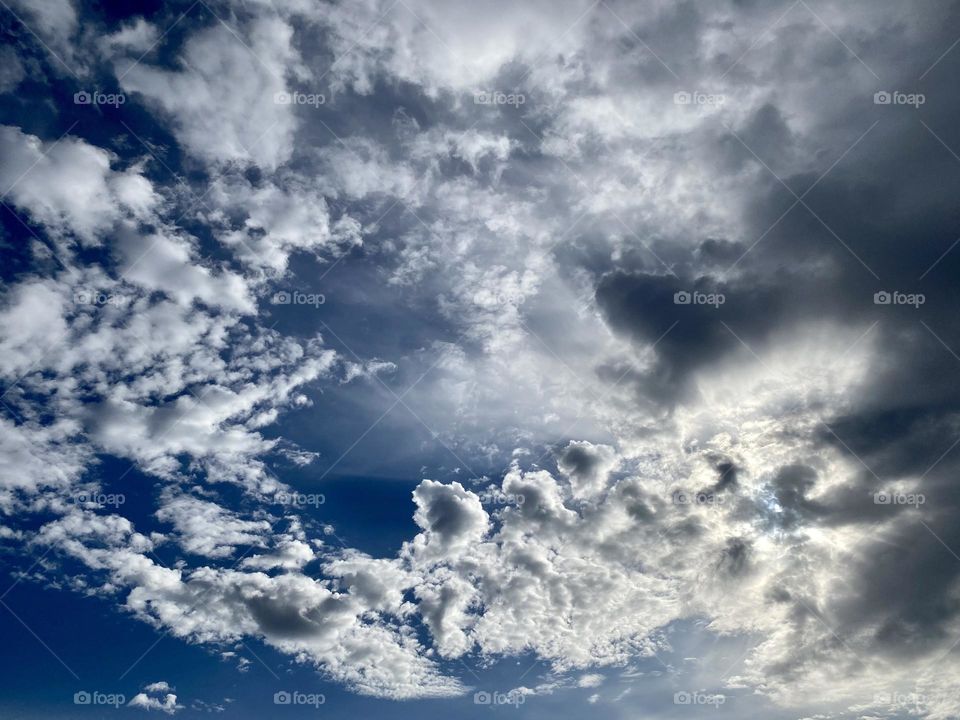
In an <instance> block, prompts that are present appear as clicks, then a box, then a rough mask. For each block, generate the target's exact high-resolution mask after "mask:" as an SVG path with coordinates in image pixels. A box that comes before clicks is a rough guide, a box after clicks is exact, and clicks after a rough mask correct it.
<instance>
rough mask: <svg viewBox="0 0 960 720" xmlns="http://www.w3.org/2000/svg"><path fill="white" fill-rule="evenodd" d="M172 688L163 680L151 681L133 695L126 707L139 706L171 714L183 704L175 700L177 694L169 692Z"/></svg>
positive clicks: (142, 708) (181, 708)
mask: <svg viewBox="0 0 960 720" xmlns="http://www.w3.org/2000/svg"><path fill="white" fill-rule="evenodd" d="M172 690H173V688H171V687H170V685H169V684H168V683H167V682H166V681H164V680H160V681H159V682H153V683H150V684H148V685H146V686H144V688H143V691H142V692H139V693H137V694H136V695H134V696H133V697H132V698H131V699H130V702H128V703H127V707H135V708H140V709H141V710H159V711H160V712H163V713H166V714H167V715H173V714H175V713H177V712H178V711H179V710H183V708H184V706H183V705H180V704H179V703H178V702H177V695H176V693H174V692H171V691H172Z"/></svg>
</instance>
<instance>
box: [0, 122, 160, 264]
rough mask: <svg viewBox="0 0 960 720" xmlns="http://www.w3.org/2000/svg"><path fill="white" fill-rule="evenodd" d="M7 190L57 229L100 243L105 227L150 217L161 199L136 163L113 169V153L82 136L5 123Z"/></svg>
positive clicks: (0, 135)
mask: <svg viewBox="0 0 960 720" xmlns="http://www.w3.org/2000/svg"><path fill="white" fill-rule="evenodd" d="M0 152H3V155H4V157H5V158H6V161H5V162H4V164H3V169H2V170H0V182H2V183H3V187H4V196H5V197H9V198H10V199H11V200H12V201H13V202H14V203H15V204H16V205H17V206H19V207H21V208H23V209H24V210H25V211H26V213H27V214H28V215H29V217H30V218H31V219H32V220H33V221H34V222H37V223H40V224H43V225H45V226H46V227H47V228H48V229H49V230H51V231H54V232H57V233H61V234H62V233H71V234H73V235H74V236H76V237H77V238H78V239H79V240H81V241H82V242H84V243H85V244H90V245H97V244H100V242H101V239H100V237H98V236H99V235H100V233H102V232H104V231H106V230H109V229H110V228H111V227H112V226H113V225H114V223H116V222H117V221H118V220H119V219H121V218H123V217H132V218H136V219H143V218H145V217H146V216H147V215H148V214H149V213H150V211H151V210H152V209H153V208H154V206H155V205H156V204H157V202H159V198H158V196H157V195H156V194H155V193H154V191H153V188H152V186H151V185H150V183H149V182H148V181H147V180H145V179H144V178H143V177H142V176H141V175H140V174H139V172H138V171H137V169H136V168H131V169H129V170H127V171H113V170H111V161H112V160H114V159H115V158H114V157H113V156H112V155H111V153H109V152H107V151H106V150H102V149H101V148H98V147H95V146H93V145H90V144H88V143H86V142H84V141H83V140H80V139H79V138H76V137H72V136H67V137H63V138H60V139H59V140H55V141H53V142H46V143H45V142H43V141H41V140H40V138H38V137H36V136H34V135H29V134H27V133H24V132H23V131H22V130H20V129H19V128H15V127H10V126H7V125H4V126H0Z"/></svg>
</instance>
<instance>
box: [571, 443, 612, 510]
mask: <svg viewBox="0 0 960 720" xmlns="http://www.w3.org/2000/svg"><path fill="white" fill-rule="evenodd" d="M618 464H619V459H618V458H617V455H616V452H615V451H614V449H613V448H612V447H610V446H609V445H594V444H593V443H590V442H585V441H584V442H577V441H571V442H570V443H569V444H568V445H567V447H565V448H564V449H563V451H562V452H561V453H560V456H559V457H558V458H557V467H558V468H559V469H560V472H562V473H563V474H564V475H566V476H567V478H568V479H569V480H570V485H571V487H572V490H573V495H574V497H583V498H590V497H592V496H594V495H596V494H597V493H598V492H601V491H602V490H604V489H605V488H606V486H607V478H608V477H609V475H610V472H611V471H612V470H614V469H616V467H617V465H618Z"/></svg>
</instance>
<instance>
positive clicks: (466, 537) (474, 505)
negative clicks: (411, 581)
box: [413, 480, 488, 558]
mask: <svg viewBox="0 0 960 720" xmlns="http://www.w3.org/2000/svg"><path fill="white" fill-rule="evenodd" d="M413 500H414V502H415V503H416V504H417V512H416V514H415V515H414V520H416V522H417V525H419V526H420V527H421V528H422V529H423V530H424V531H425V532H424V533H422V534H421V535H419V536H417V540H416V541H415V542H417V543H419V544H418V545H415V546H414V552H416V553H418V554H420V555H424V556H428V557H429V556H435V557H438V558H443V557H445V556H448V555H451V554H456V553H458V552H460V551H462V550H463V549H464V548H466V547H467V546H469V545H471V544H473V543H476V542H478V541H480V540H481V539H482V538H483V536H484V534H485V533H486V531H487V525H488V518H487V513H486V511H485V510H484V509H483V505H481V503H480V500H479V499H478V498H477V496H476V495H475V494H474V493H471V492H468V491H467V490H465V489H464V487H463V486H462V485H461V484H460V483H457V482H455V483H453V484H451V485H444V484H443V483H439V482H435V481H433V480H424V481H423V482H422V483H420V485H418V486H417V489H416V490H415V491H414V493H413Z"/></svg>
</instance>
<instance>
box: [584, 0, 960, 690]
mask: <svg viewBox="0 0 960 720" xmlns="http://www.w3.org/2000/svg"><path fill="white" fill-rule="evenodd" d="M946 15H947V16H948V17H950V18H952V19H953V20H954V21H955V20H956V19H957V17H958V11H957V6H956V5H954V6H953V7H952V8H951V9H950V10H949V11H948V12H947V14H946ZM956 27H957V25H956V23H955V22H945V23H944V24H943V26H942V27H941V28H939V29H938V30H937V31H936V32H935V34H934V36H931V37H928V38H926V40H925V42H926V44H927V45H928V47H931V48H939V47H943V48H946V47H949V46H950V45H951V44H952V43H953V42H954V40H955V39H956V37H955V36H956ZM893 44H894V45H895V44H896V41H895V40H894V41H893ZM876 49H877V52H882V53H895V52H897V50H896V48H895V47H889V48H876ZM911 57H912V58H913V59H914V60H915V61H904V62H903V63H902V65H901V67H900V77H899V79H898V80H896V81H893V80H892V79H887V83H886V84H887V85H888V86H889V87H891V88H893V87H901V88H903V89H904V90H905V91H922V92H923V93H925V95H926V102H925V103H924V104H923V105H922V106H921V107H920V108H919V109H914V108H910V107H891V106H886V105H875V104H874V103H873V100H872V97H871V96H870V95H869V94H867V93H862V94H860V93H851V95H850V96H847V97H833V98H824V102H825V103H826V104H827V105H825V110H824V115H825V116H828V117H830V118H831V122H830V124H829V125H825V126H824V127H822V128H814V129H812V131H811V133H810V136H808V137H804V138H801V137H800V134H799V133H797V132H796V131H794V130H792V129H791V128H790V123H789V121H788V120H787V119H785V114H784V112H783V110H782V109H780V108H778V107H777V106H776V104H774V103H769V104H767V105H764V106H763V107H761V108H760V109H759V110H757V111H756V112H754V113H753V114H752V116H751V117H749V118H748V119H747V120H746V121H745V122H744V123H743V124H742V125H741V126H740V127H734V128H731V130H730V131H729V132H728V131H726V130H724V129H721V130H718V131H717V134H716V136H715V144H714V145H713V146H712V147H711V148H709V149H708V150H707V151H708V152H710V153H712V156H713V157H714V159H715V162H716V165H717V168H718V172H734V173H742V172H744V171H745V170H749V169H750V168H753V171H754V174H753V175H752V176H750V177H751V178H752V179H751V180H750V182H749V185H748V186H747V187H746V188H745V194H746V196H747V197H749V198H750V199H749V202H748V207H749V216H748V217H749V225H748V230H747V231H746V232H745V233H744V235H743V236H741V237H730V238H708V239H704V240H703V241H702V242H700V243H699V244H697V245H696V247H695V249H694V250H693V251H692V252H690V253H689V256H688V257H687V258H679V259H678V260H677V262H676V264H674V265H673V266H672V267H673V269H674V270H675V272H676V274H677V275H678V276H679V277H674V276H671V275H669V274H667V273H666V271H665V270H664V269H663V268H657V269H654V268H653V267H652V265H651V264H647V263H645V264H644V265H643V267H642V268H638V269H626V268H624V267H623V266H622V265H621V266H619V267H616V268H608V269H607V272H606V273H604V274H603V275H602V278H601V279H600V280H599V282H598V284H597V291H596V298H597V301H598V304H599V306H600V308H601V310H602V311H603V313H604V316H605V319H606V321H607V322H608V324H609V325H610V326H611V327H612V328H613V329H614V330H615V331H617V332H619V333H621V334H623V335H624V336H627V337H630V338H632V339H633V340H634V341H635V342H637V343H638V344H640V345H641V346H650V345H652V344H654V343H656V347H655V350H654V352H655V358H656V359H655V362H654V364H653V366H652V368H651V369H650V370H649V371H648V372H646V373H645V374H641V375H635V376H634V377H633V378H632V381H633V382H634V384H635V387H636V388H637V390H638V392H639V393H640V395H641V396H642V397H644V398H646V399H648V400H653V401H655V402H657V403H660V404H663V405H665V406H666V407H670V406H671V405H673V404H675V403H680V402H684V401H686V400H689V399H690V398H691V393H692V392H693V383H692V380H693V378H694V376H695V374H696V373H697V372H699V371H701V370H703V369H705V368H709V367H711V366H712V365H714V364H716V363H718V362H719V361H722V360H724V359H726V358H728V357H731V356H732V355H733V354H735V353H740V354H743V355H744V357H748V358H749V355H748V354H747V353H746V350H745V349H744V347H743V345H742V344H741V341H743V343H746V345H748V346H749V347H750V348H751V350H752V351H754V352H756V353H758V354H760V355H761V356H762V354H763V350H764V348H765V346H766V343H767V342H768V341H769V340H770V339H771V337H772V336H773V335H774V334H777V335H779V336H782V335H783V334H784V333H786V332H789V331H790V330H791V329H794V328H799V327H800V326H801V325H802V324H804V323H810V322H830V323H833V324H836V325H838V326H845V327H851V328H863V329H866V328H867V327H870V326H871V325H872V324H873V323H877V324H876V327H874V329H873V332H875V333H876V334H877V335H876V338H874V339H875V340H876V341H877V347H878V348H880V358H879V360H878V361H877V363H876V364H875V366H874V367H873V368H872V375H871V378H870V379H869V380H868V382H867V384H866V387H864V388H863V390H862V391H861V393H860V394H859V395H858V396H857V397H855V398H853V400H852V407H851V408H850V409H849V410H848V411H846V412H844V414H843V415H842V416H840V417H835V418H828V419H827V421H826V424H825V425H824V426H822V427H820V428H818V430H817V436H818V438H819V442H820V443H822V445H823V446H831V447H833V448H835V449H836V450H838V451H839V452H840V453H841V454H843V455H846V456H847V457H849V458H850V460H851V462H853V463H855V464H856V465H857V467H858V468H859V470H858V471H857V472H856V473H855V474H854V477H852V478H851V479H850V481H849V482H847V483H845V484H843V485H842V486H839V487H836V486H833V487H829V488H828V489H824V488H825V484H827V483H828V481H829V480H830V479H829V478H825V477H824V476H823V475H822V470H820V469H817V468H814V467H810V466H808V465H805V464H802V463H800V462H799V459H798V463H797V464H792V465H787V466H783V467H781V468H780V470H779V472H777V473H776V474H775V475H774V476H773V477H771V478H770V479H769V488H770V491H771V493H772V496H773V498H774V499H775V501H776V504H777V505H778V507H779V510H778V511H777V512H776V513H773V514H772V515H768V513H767V510H765V509H756V508H755V509H753V510H751V511H749V512H753V511H757V512H759V513H760V514H761V515H765V516H767V517H769V518H770V519H771V520H773V521H774V522H775V523H776V524H777V525H778V526H779V527H781V528H783V529H785V530H788V531H789V530H796V531H802V530H803V529H804V528H806V527H810V526H817V525H824V526H832V527H838V526H844V525H848V524H858V525H861V526H864V527H869V526H871V525H873V526H876V528H877V529H876V532H877V539H876V541H875V542H874V543H872V544H870V545H869V546H868V547H867V548H865V549H863V550H862V552H860V553H859V555H858V556H857V560H856V562H854V563H853V564H851V565H850V566H848V567H847V568H846V570H845V582H844V585H843V592H842V593H840V594H838V595H836V596H834V597H833V599H832V602H831V603H830V604H829V605H828V606H827V607H825V608H823V609H822V611H823V613H824V615H825V616H826V617H827V618H828V623H831V624H834V625H835V626H836V627H837V628H839V633H840V634H841V635H842V636H848V634H855V633H857V632H861V631H864V632H868V633H870V646H871V648H872V649H874V650H876V651H877V652H879V653H881V654H885V655H889V656H892V657H896V656H911V655H914V654H916V653H919V652H922V651H929V649H930V648H931V647H935V645H936V643H938V642H940V641H943V640H944V639H946V637H947V633H948V628H949V627H950V626H951V623H955V621H956V619H957V617H958V612H960V603H958V601H957V587H958V580H960V560H958V558H957V557H955V556H954V555H953V553H952V551H950V550H949V548H955V547H958V546H960V530H958V526H957V524H956V521H955V518H956V514H957V513H958V512H960V491H958V489H957V487H958V486H957V469H958V460H957V458H958V455H954V454H952V453H950V452H948V451H949V450H950V448H951V445H952V443H953V442H954V441H955V440H956V437H957V432H958V425H960V384H958V383H957V381H956V378H957V373H958V371H960V358H958V357H957V356H956V355H957V354H960V323H958V322H957V319H956V308H957V307H958V306H960V284H958V282H957V278H960V250H957V249H954V251H953V252H947V251H948V249H949V248H950V247H951V245H952V244H953V243H954V241H955V240H956V239H957V238H958V237H960V205H958V203H957V198H958V197H960V158H958V157H957V155H956V153H957V151H958V150H960V125H958V124H957V123H956V117H957V115H958V113H960V104H958V96H957V94H956V92H955V78H956V75H957V72H958V70H960V55H948V56H946V57H945V58H944V59H943V60H942V61H941V62H940V64H939V65H938V66H937V67H936V68H935V70H933V71H932V72H930V74H929V75H927V76H926V78H925V79H924V80H923V81H922V82H919V81H918V78H919V76H920V75H921V74H922V73H923V72H924V70H925V69H926V68H927V67H928V66H929V65H930V64H931V63H932V62H933V60H934V59H935V57H933V58H930V57H928V54H927V53H918V54H916V55H912V56H911ZM822 60H823V62H824V72H830V70H829V67H830V64H831V61H830V59H829V58H822ZM897 82H899V85H898V84H897ZM874 122H877V125H876V126H875V127H874V128H873V129H872V130H871V131H870V132H869V133H868V134H867V136H866V137H864V138H863V139H862V142H861V143H859V144H858V145H857V147H855V148H854V149H852V150H851V151H850V152H849V154H847V155H845V156H843V154H844V152H845V151H846V150H847V149H848V148H849V147H850V146H851V145H852V144H853V143H854V141H855V140H857V138H858V137H860V136H861V134H862V133H864V132H866V131H867V130H868V129H869V128H870V126H871V124H873V123H874ZM924 123H925V124H926V125H927V127H924ZM935 135H936V137H935ZM796 153H810V154H811V155H812V156H814V157H817V158H818V162H817V168H818V170H816V171H809V172H803V173H795V174H790V175H785V176H783V175H781V178H780V179H778V178H776V177H774V175H773V173H777V174H778V175H779V174H780V168H781V167H784V166H786V165H787V161H786V158H787V157H789V156H791V155H795V154H796ZM841 156H843V158H842V160H840V161H839V162H838V164H837V165H836V167H834V168H833V169H832V170H830V172H829V174H827V175H826V176H824V177H822V178H821V174H822V173H823V172H824V171H825V170H826V169H827V168H828V167H830V165H831V164H832V163H833V162H834V161H836V160H838V159H839V158H841ZM764 165H766V166H767V167H764ZM771 171H772V172H771ZM781 179H782V182H781ZM798 196H799V197H800V198H802V201H798ZM805 205H806V206H809V209H808V207H805ZM791 206H793V207H792V209H791ZM785 213H786V214H785ZM771 227H772V229H771ZM945 252H946V254H945V255H944V253H945ZM941 256H942V257H941ZM681 291H687V292H691V293H692V292H701V293H720V294H723V295H724V296H725V300H726V302H725V303H723V304H722V305H720V306H719V307H713V306H710V305H699V306H694V305H677V304H675V302H674V294H675V293H677V292H681ZM881 291H887V292H894V291H898V292H901V293H906V294H911V293H912V294H922V295H923V296H924V302H923V304H922V305H920V306H919V307H912V306H909V305H907V306H899V307H898V306H894V305H883V304H879V305H878V304H875V301H874V295H875V293H878V292H881ZM671 327H672V330H671ZM668 330H669V332H668ZM734 333H735V334H736V336H735V335H734ZM953 452H958V451H956V450H954V451H953ZM945 453H946V455H945V456H944V457H943V458H942V460H940V461H939V462H938V458H940V457H941V455H943V454H945ZM935 463H938V464H937V465H936V466H935V468H933V470H932V471H930V472H929V474H928V470H929V469H930V468H931V466H932V465H934V464H935ZM721 467H722V466H721V465H717V468H718V470H719V469H720V468H721ZM730 467H733V466H732V465H731V466H730ZM748 470H749V468H748ZM735 477H736V475H735V473H734V478H735ZM901 480H902V481H909V482H911V483H913V484H912V485H911V486H910V492H914V493H921V494H923V495H925V496H926V503H925V504H923V505H921V506H919V507H917V506H896V505H895V504H894V505H887V504H882V503H880V504H878V502H877V501H875V499H874V495H875V494H876V493H877V492H879V491H883V490H889V488H890V486H891V485H892V484H893V483H894V482H897V481H901ZM732 484H734V485H735V480H734V481H733V483H732ZM722 485H723V483H722V481H721V483H718V485H717V487H718V488H719V487H721V486H722ZM893 518H896V520H895V522H894V524H893V525H892V526H891V525H890V524H889V523H890V521H891V519H893ZM924 524H926V527H925V525H924ZM938 538H939V539H938ZM748 556H749V553H748V548H747V547H745V546H742V545H740V544H738V543H737V542H736V541H735V540H730V546H729V547H728V550H727V552H726V553H725V554H724V556H723V558H722V559H721V561H720V568H721V569H723V570H725V571H726V572H727V573H729V574H731V575H736V574H738V573H739V572H741V571H742V570H743V568H744V566H745V563H746V562H747V561H746V558H747V557H748ZM796 608H797V612H798V613H805V612H806V611H804V610H803V609H802V608H803V606H802V605H801V604H797V605H796ZM812 622H816V620H812ZM837 649H838V648H830V649H824V652H827V653H828V654H830V653H833V652H835V651H836V650H837ZM795 660H796V658H795ZM774 670H775V671H776V668H775V669H774ZM780 671H781V672H782V673H784V674H786V675H789V674H790V673H791V672H792V671H793V666H792V665H786V666H784V667H782V668H780Z"/></svg>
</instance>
